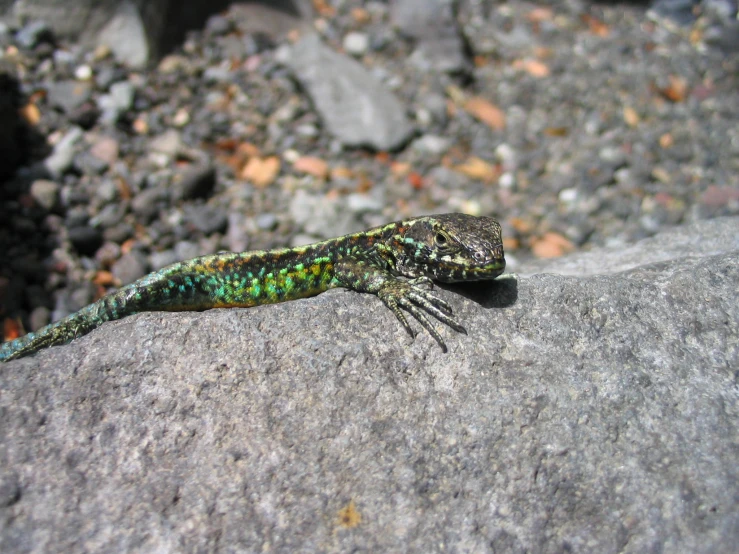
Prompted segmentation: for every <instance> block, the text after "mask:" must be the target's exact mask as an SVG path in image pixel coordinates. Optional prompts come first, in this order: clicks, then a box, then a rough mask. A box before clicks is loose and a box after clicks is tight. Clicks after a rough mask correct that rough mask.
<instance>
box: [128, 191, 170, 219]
mask: <svg viewBox="0 0 739 554" xmlns="http://www.w3.org/2000/svg"><path fill="white" fill-rule="evenodd" d="M166 196H167V191H166V190H165V189H163V188H159V187H156V188H150V189H145V190H142V191H141V192H139V193H138V194H137V195H136V196H134V198H133V200H132V201H131V209H132V210H133V213H135V214H136V215H137V216H138V217H140V218H141V219H143V220H144V221H151V219H153V218H154V216H156V215H157V214H158V213H159V209H160V206H159V204H160V201H162V200H164V199H165V198H166Z"/></svg>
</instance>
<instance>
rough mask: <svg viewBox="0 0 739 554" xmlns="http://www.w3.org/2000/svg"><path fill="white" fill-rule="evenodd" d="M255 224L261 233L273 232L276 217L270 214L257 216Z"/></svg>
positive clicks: (276, 221) (275, 225)
mask: <svg viewBox="0 0 739 554" xmlns="http://www.w3.org/2000/svg"><path fill="white" fill-rule="evenodd" d="M256 224H257V227H258V228H259V229H261V230H262V231H274V230H275V229H276V228H277V224H278V220H277V216H276V215H275V214H271V213H264V214H259V215H258V216H257V218H256Z"/></svg>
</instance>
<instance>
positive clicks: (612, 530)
mask: <svg viewBox="0 0 739 554" xmlns="http://www.w3.org/2000/svg"><path fill="white" fill-rule="evenodd" d="M737 224H738V222H737V220H736V219H724V220H714V221H710V222H706V223H701V224H698V225H695V226H693V227H690V228H687V229H681V230H678V231H677V233H676V234H673V235H670V234H667V235H665V236H663V237H661V240H663V241H664V243H665V244H668V243H669V242H670V236H673V237H678V238H677V239H676V240H677V241H678V242H680V243H681V244H682V246H681V247H680V248H681V251H682V252H683V254H684V256H683V257H680V258H676V259H672V260H670V261H666V262H660V263H656V264H654V263H653V264H651V265H643V264H649V262H651V261H652V260H653V257H654V253H653V251H652V250H651V249H650V248H645V249H644V251H643V258H642V259H641V260H637V257H636V256H635V255H634V254H633V252H632V253H631V254H629V256H630V258H629V259H630V260H631V261H630V262H629V263H641V264H642V266H641V267H638V268H636V269H632V270H629V271H626V272H623V273H619V274H613V275H605V276H601V275H595V276H589V277H576V276H561V275H552V274H543V275H535V276H532V277H529V278H520V279H519V280H518V281H516V280H515V279H512V278H509V279H504V280H501V281H499V282H497V283H494V284H492V285H484V286H480V287H474V288H469V287H455V291H456V292H460V293H461V295H460V294H453V293H452V292H450V291H443V292H442V295H443V296H444V297H445V298H447V299H449V300H450V301H451V302H452V303H453V305H454V308H455V311H456V312H457V313H458V314H459V315H460V317H461V319H462V321H464V322H465V324H466V326H467V329H468V332H469V335H468V336H467V337H465V336H463V335H457V336H451V335H452V333H451V332H448V331H445V335H446V336H447V338H448V343H449V346H450V352H449V354H448V355H443V354H441V352H440V351H439V349H438V348H437V347H436V345H435V343H434V342H433V340H432V339H431V338H430V337H428V336H426V335H420V336H419V337H418V338H417V339H415V341H413V340H411V339H410V338H408V337H406V336H404V335H403V333H402V330H401V329H400V327H399V325H398V324H397V323H396V322H395V321H394V319H393V316H392V315H391V314H390V313H389V312H388V311H387V310H386V309H385V308H384V307H382V306H381V304H380V302H379V301H378V300H377V299H376V298H372V297H370V296H366V295H359V294H356V293H352V292H345V291H333V292H330V293H327V294H324V295H321V296H319V297H317V298H314V299H308V300H303V301H298V302H292V303H287V304H282V305H276V306H265V307H259V308H253V309H250V310H213V311H210V312H205V313H183V314H164V313H150V314H142V315H140V316H136V317H132V318H128V319H125V320H123V321H119V322H114V323H110V324H106V325H104V326H103V327H102V328H101V329H99V330H97V331H95V332H93V333H92V334H90V335H88V336H86V337H83V338H81V339H79V340H77V341H75V342H74V343H72V344H71V345H68V346H64V347H60V348H53V349H50V350H47V351H44V352H41V353H39V354H38V355H37V356H35V357H33V358H30V359H25V360H19V361H16V362H11V363H9V364H7V365H5V366H2V368H1V369H2V370H1V371H0V468H1V469H0V526H1V528H0V550H2V551H3V552H30V551H36V552H41V551H48V550H49V549H51V548H52V547H53V550H55V551H74V552H92V551H96V552H101V551H105V552H124V551H131V550H137V551H149V552H151V551H163V552H173V551H180V552H196V551H210V552H233V551H248V552H256V551H261V550H272V551H278V552H296V551H306V552H307V551H321V552H349V551H368V552H389V551H393V552H398V551H412V552H524V551H528V552H562V551H573V552H686V553H687V552H691V553H694V552H706V553H708V552H731V551H733V549H734V547H735V545H736V542H737V539H738V538H739V511H738V510H737V503H738V500H739V488H738V485H737V483H739V464H737V463H736V462H737V459H738V455H739V433H738V431H739V429H738V423H739V419H738V417H739V391H738V383H737V378H738V375H739V373H738V371H739V302H737V300H739V298H738V296H739V295H738V294H737V290H739V288H738V287H739V250H737V249H736V229H737ZM688 235H693V236H698V237H712V238H711V239H710V242H709V243H706V242H704V241H696V242H694V243H693V244H692V246H691V245H689V244H688V243H689V241H685V240H683V239H681V238H680V237H681V236H682V237H685V236H688ZM655 240H656V239H655ZM638 248H639V247H638V246H637V247H635V249H638ZM704 252H705V254H704ZM591 255H592V256H596V255H597V254H591ZM617 257H618V253H617V252H616V253H614V252H606V253H604V258H608V259H609V260H611V261H612V259H613V258H617ZM465 297H466V298H465ZM473 299H474V300H476V301H473Z"/></svg>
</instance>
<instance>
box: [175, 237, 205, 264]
mask: <svg viewBox="0 0 739 554" xmlns="http://www.w3.org/2000/svg"><path fill="white" fill-rule="evenodd" d="M174 251H175V257H176V260H178V261H179V260H192V259H193V258H197V257H198V256H200V246H198V245H197V244H196V243H194V242H191V241H188V240H181V241H179V242H178V243H177V244H175V247H174Z"/></svg>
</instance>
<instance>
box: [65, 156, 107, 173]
mask: <svg viewBox="0 0 739 554" xmlns="http://www.w3.org/2000/svg"><path fill="white" fill-rule="evenodd" d="M72 165H73V166H74V168H75V169H76V170H77V171H79V172H80V173H82V174H83V175H90V176H93V177H94V176H98V175H102V174H103V173H105V172H106V171H107V170H108V166H109V164H108V162H106V161H105V160H101V159H100V158H98V157H97V156H94V155H92V154H91V153H90V152H89V151H87V152H80V153H79V154H77V155H76V156H75V157H74V160H73V164H72Z"/></svg>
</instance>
